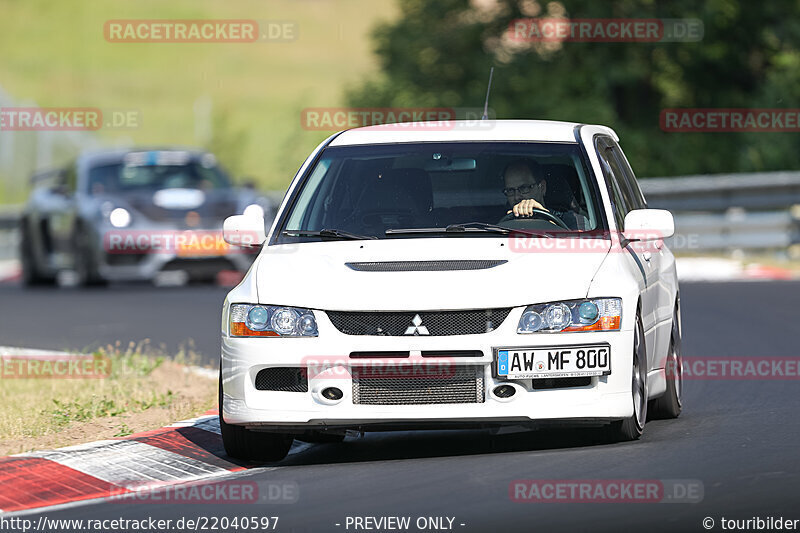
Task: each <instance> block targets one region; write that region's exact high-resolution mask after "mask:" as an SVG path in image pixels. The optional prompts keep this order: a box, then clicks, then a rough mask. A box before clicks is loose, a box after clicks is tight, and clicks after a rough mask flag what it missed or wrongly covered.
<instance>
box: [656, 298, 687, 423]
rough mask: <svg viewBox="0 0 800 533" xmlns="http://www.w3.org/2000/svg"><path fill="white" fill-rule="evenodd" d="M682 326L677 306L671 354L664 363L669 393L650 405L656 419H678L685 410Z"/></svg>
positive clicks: (673, 321)
mask: <svg viewBox="0 0 800 533" xmlns="http://www.w3.org/2000/svg"><path fill="white" fill-rule="evenodd" d="M680 324H681V322H680V309H679V308H678V307H677V306H676V307H675V314H674V316H673V317H672V336H671V338H670V341H669V353H667V359H666V361H665V363H664V372H665V373H666V379H667V391H666V392H665V393H664V395H663V396H661V397H659V398H656V399H655V400H653V401H652V402H651V404H650V407H649V412H650V415H651V417H652V418H654V419H659V418H661V419H666V418H678V417H679V416H680V414H681V410H682V409H683V356H682V355H681V326H680Z"/></svg>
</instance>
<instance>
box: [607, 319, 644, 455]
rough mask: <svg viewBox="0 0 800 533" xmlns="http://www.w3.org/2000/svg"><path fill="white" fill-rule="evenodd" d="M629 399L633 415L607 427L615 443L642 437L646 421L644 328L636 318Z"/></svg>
mask: <svg viewBox="0 0 800 533" xmlns="http://www.w3.org/2000/svg"><path fill="white" fill-rule="evenodd" d="M631 397H632V399H633V414H632V415H631V416H630V417H628V418H626V419H624V420H618V421H616V422H614V423H612V424H611V426H610V427H609V430H610V437H611V438H612V439H613V440H616V441H629V440H637V439H639V437H641V436H642V432H643V431H644V424H645V421H646V420H647V347H646V345H645V342H644V328H643V327H642V321H641V320H640V318H639V316H638V315H637V316H636V329H634V332H633V365H632V371H631Z"/></svg>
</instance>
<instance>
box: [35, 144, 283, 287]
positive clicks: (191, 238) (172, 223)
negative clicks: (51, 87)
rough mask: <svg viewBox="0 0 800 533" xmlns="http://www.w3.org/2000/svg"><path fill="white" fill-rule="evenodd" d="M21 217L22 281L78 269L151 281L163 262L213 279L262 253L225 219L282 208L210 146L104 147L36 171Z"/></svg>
mask: <svg viewBox="0 0 800 533" xmlns="http://www.w3.org/2000/svg"><path fill="white" fill-rule="evenodd" d="M33 182H34V184H33V185H34V189H33V191H32V193H31V196H30V198H29V200H28V203H27V205H26V206H25V209H24V211H23V215H22V219H21V241H20V242H21V248H20V257H21V262H22V270H23V280H24V282H25V283H26V284H28V285H34V284H48V283H53V282H54V281H55V279H56V277H57V274H58V272H59V271H62V270H72V271H74V272H75V273H76V275H77V281H78V283H80V284H82V285H92V284H103V283H105V282H107V281H112V280H149V279H153V278H154V277H155V276H156V275H157V274H158V273H160V272H163V271H183V272H185V273H186V274H187V275H188V277H189V278H191V279H211V278H213V277H214V276H215V275H216V274H217V273H218V272H220V271H222V270H238V271H246V270H247V269H248V268H249V267H250V264H251V263H252V261H253V259H254V257H255V256H254V255H253V254H248V253H243V252H242V250H241V249H234V248H230V247H228V246H226V245H225V243H224V241H223V240H222V237H221V229H222V222H223V220H224V219H225V218H226V217H228V216H231V215H235V214H241V213H244V212H245V210H247V212H249V213H256V212H257V213H258V214H260V213H263V214H264V216H265V217H266V220H267V221H268V222H267V223H268V224H269V223H271V220H272V218H273V217H274V211H275V208H274V206H273V205H272V203H271V202H270V201H269V200H268V199H267V198H265V197H263V196H259V195H258V194H257V193H256V192H255V191H254V190H253V189H252V188H249V187H243V188H237V187H234V186H233V185H232V184H231V181H230V179H229V177H228V176H227V174H226V173H225V172H224V171H223V170H222V168H221V167H220V166H219V165H218V163H217V161H216V158H215V157H214V156H213V155H212V154H210V153H207V152H202V151H192V150H174V149H164V150H103V151H91V152H84V153H82V154H81V155H80V156H79V157H78V158H77V159H76V161H75V162H73V163H72V164H70V165H69V166H67V167H66V168H63V169H60V170H56V171H52V172H47V173H42V174H38V175H36V176H34V178H33Z"/></svg>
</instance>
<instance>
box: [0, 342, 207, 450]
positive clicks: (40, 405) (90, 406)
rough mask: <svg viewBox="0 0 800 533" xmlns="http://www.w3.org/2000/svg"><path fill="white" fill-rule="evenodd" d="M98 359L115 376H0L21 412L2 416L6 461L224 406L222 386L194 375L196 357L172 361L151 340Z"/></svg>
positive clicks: (2, 391) (7, 399) (3, 390)
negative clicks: (8, 457) (188, 366)
mask: <svg viewBox="0 0 800 533" xmlns="http://www.w3.org/2000/svg"><path fill="white" fill-rule="evenodd" d="M93 356H94V359H95V360H98V361H105V363H104V364H102V365H101V366H100V367H99V368H103V369H108V370H110V371H108V370H103V371H98V374H99V376H100V377H99V378H88V379H80V378H77V377H73V378H71V379H58V378H57V377H38V378H37V377H28V378H16V379H15V378H10V377H7V376H6V377H4V376H0V403H3V404H4V405H8V406H11V405H13V406H14V408H13V409H12V408H7V409H0V456H2V455H5V454H7V453H17V452H19V451H21V450H27V449H35V448H41V447H46V446H62V445H66V444H70V443H72V444H74V443H75V442H74V441H75V439H77V440H78V441H84V440H87V441H88V440H97V439H100V438H108V437H112V436H125V435H129V434H131V433H132V432H134V431H142V430H146V429H155V428H158V427H161V426H163V425H164V424H168V423H171V422H174V421H175V420H181V419H184V418H188V417H190V416H196V415H198V414H202V413H203V412H204V411H206V410H207V409H209V408H211V407H213V406H214V405H216V400H217V383H216V380H215V379H208V378H206V377H198V376H197V375H195V374H192V373H190V372H187V371H186V366H185V365H186V364H191V362H192V360H193V358H194V356H193V355H192V352H191V351H182V352H180V353H178V354H177V355H175V356H174V357H165V356H164V355H158V354H156V353H153V350H152V349H151V348H150V347H149V344H148V343H147V342H144V341H143V342H142V343H139V344H133V343H131V344H130V345H128V347H127V348H123V347H120V346H108V347H106V348H103V349H100V350H97V351H96V352H95V353H94V354H93ZM109 365H110V366H109ZM32 375H35V374H33V373H32ZM103 420H105V421H109V420H111V421H113V424H112V426H113V427H112V428H108V427H106V426H97V425H96V424H97V422H98V421H103ZM107 425H108V424H107ZM84 436H85V437H84ZM43 439H44V440H43Z"/></svg>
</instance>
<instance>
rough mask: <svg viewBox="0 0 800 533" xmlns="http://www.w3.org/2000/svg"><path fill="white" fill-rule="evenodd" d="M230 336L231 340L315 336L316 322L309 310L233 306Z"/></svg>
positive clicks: (273, 306)
mask: <svg viewBox="0 0 800 533" xmlns="http://www.w3.org/2000/svg"><path fill="white" fill-rule="evenodd" d="M230 334H231V336H232V337H316V336H317V335H318V332H317V319H316V318H315V317H314V312H313V311H311V310H310V309H301V308H297V307H285V306H277V305H251V304H233V305H231V312H230Z"/></svg>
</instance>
